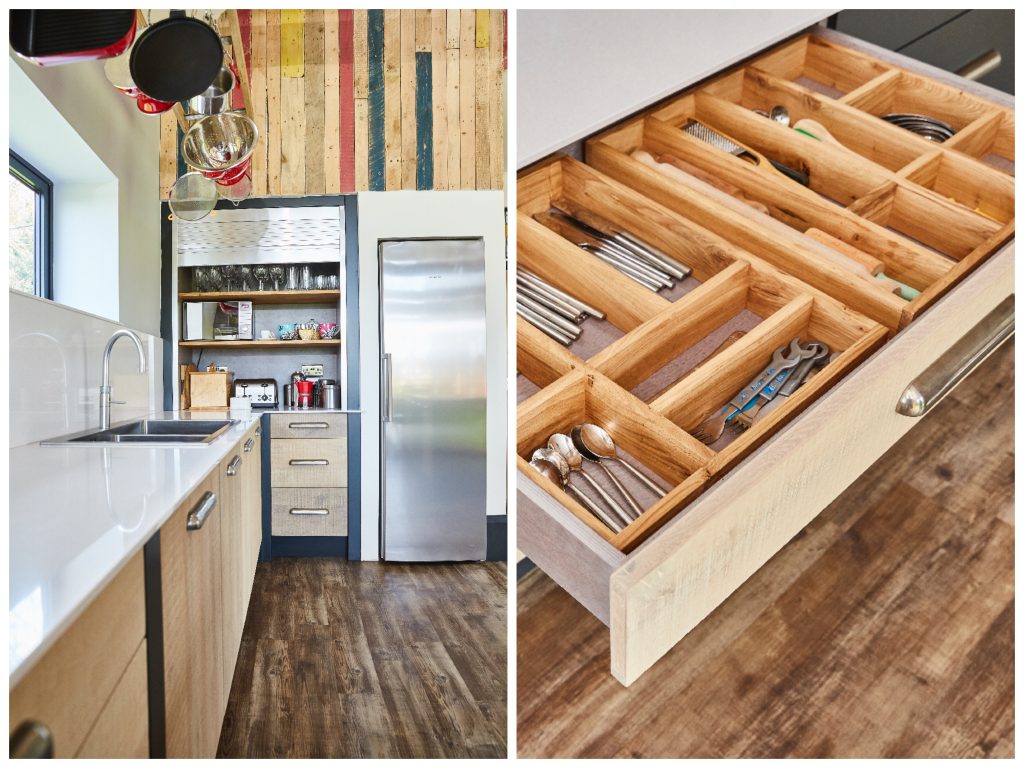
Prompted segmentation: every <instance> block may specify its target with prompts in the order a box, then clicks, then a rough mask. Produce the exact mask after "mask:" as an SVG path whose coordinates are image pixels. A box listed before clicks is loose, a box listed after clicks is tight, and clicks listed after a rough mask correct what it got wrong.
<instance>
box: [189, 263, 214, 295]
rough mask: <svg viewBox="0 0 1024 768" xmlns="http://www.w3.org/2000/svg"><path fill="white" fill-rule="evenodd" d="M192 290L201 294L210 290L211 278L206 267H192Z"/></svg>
mask: <svg viewBox="0 0 1024 768" xmlns="http://www.w3.org/2000/svg"><path fill="white" fill-rule="evenodd" d="M192 289H193V290H195V291H198V292H199V293H203V292H205V291H208V290H209V289H210V278H209V274H208V272H207V270H206V267H192Z"/></svg>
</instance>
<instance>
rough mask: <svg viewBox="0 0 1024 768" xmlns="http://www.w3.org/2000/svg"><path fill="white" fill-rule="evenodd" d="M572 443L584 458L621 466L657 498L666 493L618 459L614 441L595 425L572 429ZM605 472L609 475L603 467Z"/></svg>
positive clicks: (637, 470) (645, 476) (632, 467)
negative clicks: (592, 458) (593, 458)
mask: <svg viewBox="0 0 1024 768" xmlns="http://www.w3.org/2000/svg"><path fill="white" fill-rule="evenodd" d="M572 442H573V444H574V445H575V446H576V447H577V448H579V449H580V453H582V454H583V455H584V456H588V457H589V456H595V457H597V459H603V460H606V461H614V462H615V463H617V464H620V465H622V466H623V467H625V468H626V469H628V470H629V471H630V473H631V474H632V475H633V476H634V477H635V478H636V479H637V480H639V481H640V482H641V483H643V484H644V485H645V486H647V487H648V488H649V489H650V490H651V492H652V493H656V494H657V495H658V497H659V498H661V497H663V496H664V495H665V494H666V493H668V490H666V489H665V488H662V487H661V486H660V485H658V484H657V483H655V482H654V481H653V480H651V478H649V477H647V475H645V474H644V473H643V472H641V471H640V470H639V469H637V468H636V467H634V466H633V465H632V464H630V463H629V462H628V461H626V460H625V459H620V458H619V454H618V451H616V450H615V441H614V440H612V436H611V435H609V434H608V433H607V432H606V431H605V430H604V429H602V428H601V427H599V426H597V424H581V425H579V426H578V427H573V430H572ZM595 460H596V459H595ZM605 471H606V472H607V473H608V474H609V475H610V474H611V470H609V469H608V468H607V467H605Z"/></svg>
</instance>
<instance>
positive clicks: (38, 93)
mask: <svg viewBox="0 0 1024 768" xmlns="http://www.w3.org/2000/svg"><path fill="white" fill-rule="evenodd" d="M9 85H10V96H9V98H10V102H9V107H10V111H9V114H10V119H9V122H10V142H11V148H12V149H14V150H15V151H16V152H18V153H19V154H21V155H23V156H25V159H26V160H28V161H29V162H30V163H32V164H33V165H35V166H36V167H37V168H39V170H40V171H42V172H43V173H44V174H46V175H47V176H49V177H50V178H51V179H52V180H53V181H54V183H55V187H56V188H58V189H57V190H55V192H56V195H57V196H58V200H57V202H61V200H60V196H61V195H63V194H64V193H62V192H61V191H60V190H59V186H60V183H61V181H65V182H68V183H78V184H87V185H92V186H93V187H94V188H95V189H94V192H93V194H94V195H95V199H94V200H93V201H92V202H93V205H92V207H91V208H90V209H88V210H86V209H83V211H84V212H83V214H82V215H81V216H79V217H78V218H77V220H76V221H65V222H56V223H55V230H56V231H55V238H54V240H55V247H56V252H55V255H54V262H55V264H54V266H55V271H57V272H58V273H63V274H64V275H66V276H67V279H66V280H64V279H63V278H62V277H61V275H60V274H58V275H57V276H56V277H57V280H56V283H57V287H58V288H60V290H61V292H62V293H63V296H64V298H65V300H67V301H68V302H69V303H74V304H75V305H77V306H80V307H82V306H84V307H86V308H87V309H89V310H93V311H96V312H98V313H100V314H102V315H104V316H107V317H111V318H112V319H114V320H119V321H120V322H122V323H124V324H125V325H127V326H129V327H131V328H137V329H140V330H143V331H146V332H149V333H152V334H158V333H159V331H160V195H159V165H158V164H159V155H160V152H159V129H160V120H159V118H158V117H156V116H153V115H144V114H143V113H141V112H139V110H138V109H137V108H136V106H135V102H134V101H132V100H131V99H128V98H127V97H125V96H123V95H122V94H121V93H119V92H118V91H116V90H115V89H114V88H113V87H112V86H111V85H110V83H109V82H108V81H107V79H106V77H105V76H104V74H103V62H102V61H91V62H79V63H75V64H64V65H61V66H55V67H45V68H44V67H37V66H36V65H34V64H31V63H29V62H26V61H24V60H23V59H21V58H19V57H17V56H15V55H11V56H10V67H9ZM41 100H42V101H43V102H48V104H49V105H51V106H52V108H53V110H54V111H53V112H48V111H47V109H46V108H45V103H44V104H41V103H40V102H41ZM65 191H68V190H65ZM81 191H82V190H79V193H81ZM71 192H72V193H73V191H71ZM115 200H116V211H117V216H116V219H112V218H111V217H110V216H105V217H102V218H94V217H92V216H91V214H92V213H96V211H97V208H98V209H99V211H100V213H102V212H103V211H109V210H110V206H111V205H113V204H114V201H115ZM58 219H59V213H58ZM65 225H66V226H65ZM56 298H57V300H58V301H60V300H61V293H58V294H57V296H56Z"/></svg>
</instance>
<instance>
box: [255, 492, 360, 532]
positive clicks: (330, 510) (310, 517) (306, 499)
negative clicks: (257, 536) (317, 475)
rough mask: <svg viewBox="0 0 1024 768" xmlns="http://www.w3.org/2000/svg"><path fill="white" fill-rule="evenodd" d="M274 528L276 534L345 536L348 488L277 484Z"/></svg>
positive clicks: (272, 526) (272, 496)
mask: <svg viewBox="0 0 1024 768" xmlns="http://www.w3.org/2000/svg"><path fill="white" fill-rule="evenodd" d="M271 530H272V531H273V534H274V535H275V536H345V535H346V534H347V533H348V489H346V488H275V489H274V490H273V492H272V493H271Z"/></svg>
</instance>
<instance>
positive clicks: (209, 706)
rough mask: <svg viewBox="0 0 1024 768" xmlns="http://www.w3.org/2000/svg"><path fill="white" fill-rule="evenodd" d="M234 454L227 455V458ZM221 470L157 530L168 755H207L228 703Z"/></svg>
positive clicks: (214, 745)
mask: <svg viewBox="0 0 1024 768" xmlns="http://www.w3.org/2000/svg"><path fill="white" fill-rule="evenodd" d="M232 455H233V454H232ZM221 479H222V478H221V472H220V471H219V468H218V469H215V470H214V471H213V472H211V473H210V474H209V475H208V476H207V477H206V479H205V480H204V481H203V482H202V483H201V484H200V485H199V487H198V488H196V490H195V491H193V492H192V493H191V494H190V495H189V497H188V499H187V500H186V501H185V503H184V504H182V505H181V507H180V508H179V509H178V510H177V511H176V512H175V513H174V514H173V515H172V516H171V519H170V520H168V522H166V523H165V524H164V526H163V527H162V528H161V529H160V568H161V590H162V602H163V633H164V716H165V734H166V751H167V757H171V758H173V757H214V756H215V755H216V753H217V742H218V740H219V738H220V726H221V720H222V719H223V717H224V708H225V706H226V705H227V694H226V692H225V690H224V633H223V629H222V627H223V619H224V598H223V596H224V588H223V573H222V570H221V526H222V523H223V507H222V506H221Z"/></svg>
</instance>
